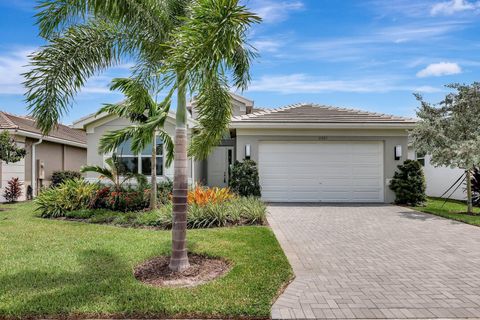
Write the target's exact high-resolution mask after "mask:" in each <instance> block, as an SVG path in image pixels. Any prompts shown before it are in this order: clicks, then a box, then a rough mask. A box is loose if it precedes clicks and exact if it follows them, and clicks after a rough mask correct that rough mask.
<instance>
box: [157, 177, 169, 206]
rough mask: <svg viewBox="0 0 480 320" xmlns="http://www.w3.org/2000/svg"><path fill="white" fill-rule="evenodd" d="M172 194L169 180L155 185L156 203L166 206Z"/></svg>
mask: <svg viewBox="0 0 480 320" xmlns="http://www.w3.org/2000/svg"><path fill="white" fill-rule="evenodd" d="M172 192H173V181H172V180H170V179H168V178H167V179H166V180H163V181H161V182H159V183H158V184H157V199H158V203H160V204H166V203H168V202H169V201H170V196H171V194H172Z"/></svg>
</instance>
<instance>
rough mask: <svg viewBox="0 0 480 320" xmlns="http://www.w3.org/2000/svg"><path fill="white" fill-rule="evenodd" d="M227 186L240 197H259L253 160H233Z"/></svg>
mask: <svg viewBox="0 0 480 320" xmlns="http://www.w3.org/2000/svg"><path fill="white" fill-rule="evenodd" d="M229 187H230V189H232V191H233V192H235V193H237V194H238V195H240V196H242V197H260V196H261V188H260V180H259V177H258V168H257V164H256V163H255V161H253V160H245V161H243V162H240V161H235V163H234V164H233V166H232V172H231V176H230V181H229Z"/></svg>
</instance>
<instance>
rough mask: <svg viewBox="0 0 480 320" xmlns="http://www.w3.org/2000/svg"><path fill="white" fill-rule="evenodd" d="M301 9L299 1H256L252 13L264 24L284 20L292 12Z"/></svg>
mask: <svg viewBox="0 0 480 320" xmlns="http://www.w3.org/2000/svg"><path fill="white" fill-rule="evenodd" d="M303 8H304V4H303V2H301V1H274V0H257V1H255V5H254V7H253V8H252V11H253V12H255V13H256V14H258V15H259V16H260V17H262V19H263V22H265V23H278V22H282V21H284V20H286V19H287V18H288V16H289V15H290V14H291V13H292V12H294V11H299V10H302V9H303Z"/></svg>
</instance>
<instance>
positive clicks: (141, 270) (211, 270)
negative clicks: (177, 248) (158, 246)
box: [133, 254, 230, 287]
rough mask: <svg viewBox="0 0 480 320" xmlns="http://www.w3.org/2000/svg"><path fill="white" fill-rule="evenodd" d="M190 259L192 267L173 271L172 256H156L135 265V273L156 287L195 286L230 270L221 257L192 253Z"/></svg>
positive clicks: (144, 281) (139, 278)
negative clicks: (170, 267) (169, 265)
mask: <svg viewBox="0 0 480 320" xmlns="http://www.w3.org/2000/svg"><path fill="white" fill-rule="evenodd" d="M188 260H189V262H190V268H188V269H187V270H185V271H182V272H172V271H171V270H170V269H169V268H168V264H169V262H170V257H166V256H161V257H156V258H153V259H150V260H148V261H145V262H144V263H142V264H140V265H138V266H137V267H135V269H134V271H133V274H134V276H135V278H136V279H137V280H139V281H141V282H143V283H145V284H148V285H151V286H155V287H194V286H198V285H201V284H204V283H206V282H208V281H212V280H214V279H216V278H218V277H221V276H222V275H224V274H225V273H227V272H228V271H229V270H230V264H229V263H228V262H227V261H225V260H223V259H219V258H209V257H205V256H201V255H196V254H190V255H189V256H188Z"/></svg>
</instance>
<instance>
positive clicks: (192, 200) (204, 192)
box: [188, 184, 235, 206]
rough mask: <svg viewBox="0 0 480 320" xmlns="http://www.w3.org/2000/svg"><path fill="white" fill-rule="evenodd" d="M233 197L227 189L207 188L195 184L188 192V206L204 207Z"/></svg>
mask: <svg viewBox="0 0 480 320" xmlns="http://www.w3.org/2000/svg"><path fill="white" fill-rule="evenodd" d="M234 197H235V194H233V193H232V192H231V191H230V189H229V188H218V187H213V188H208V187H202V186H200V185H198V184H197V185H195V187H194V188H193V189H192V190H190V191H189V192H188V204H195V205H198V206H204V205H207V204H214V203H221V202H225V201H227V200H230V199H233V198H234Z"/></svg>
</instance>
